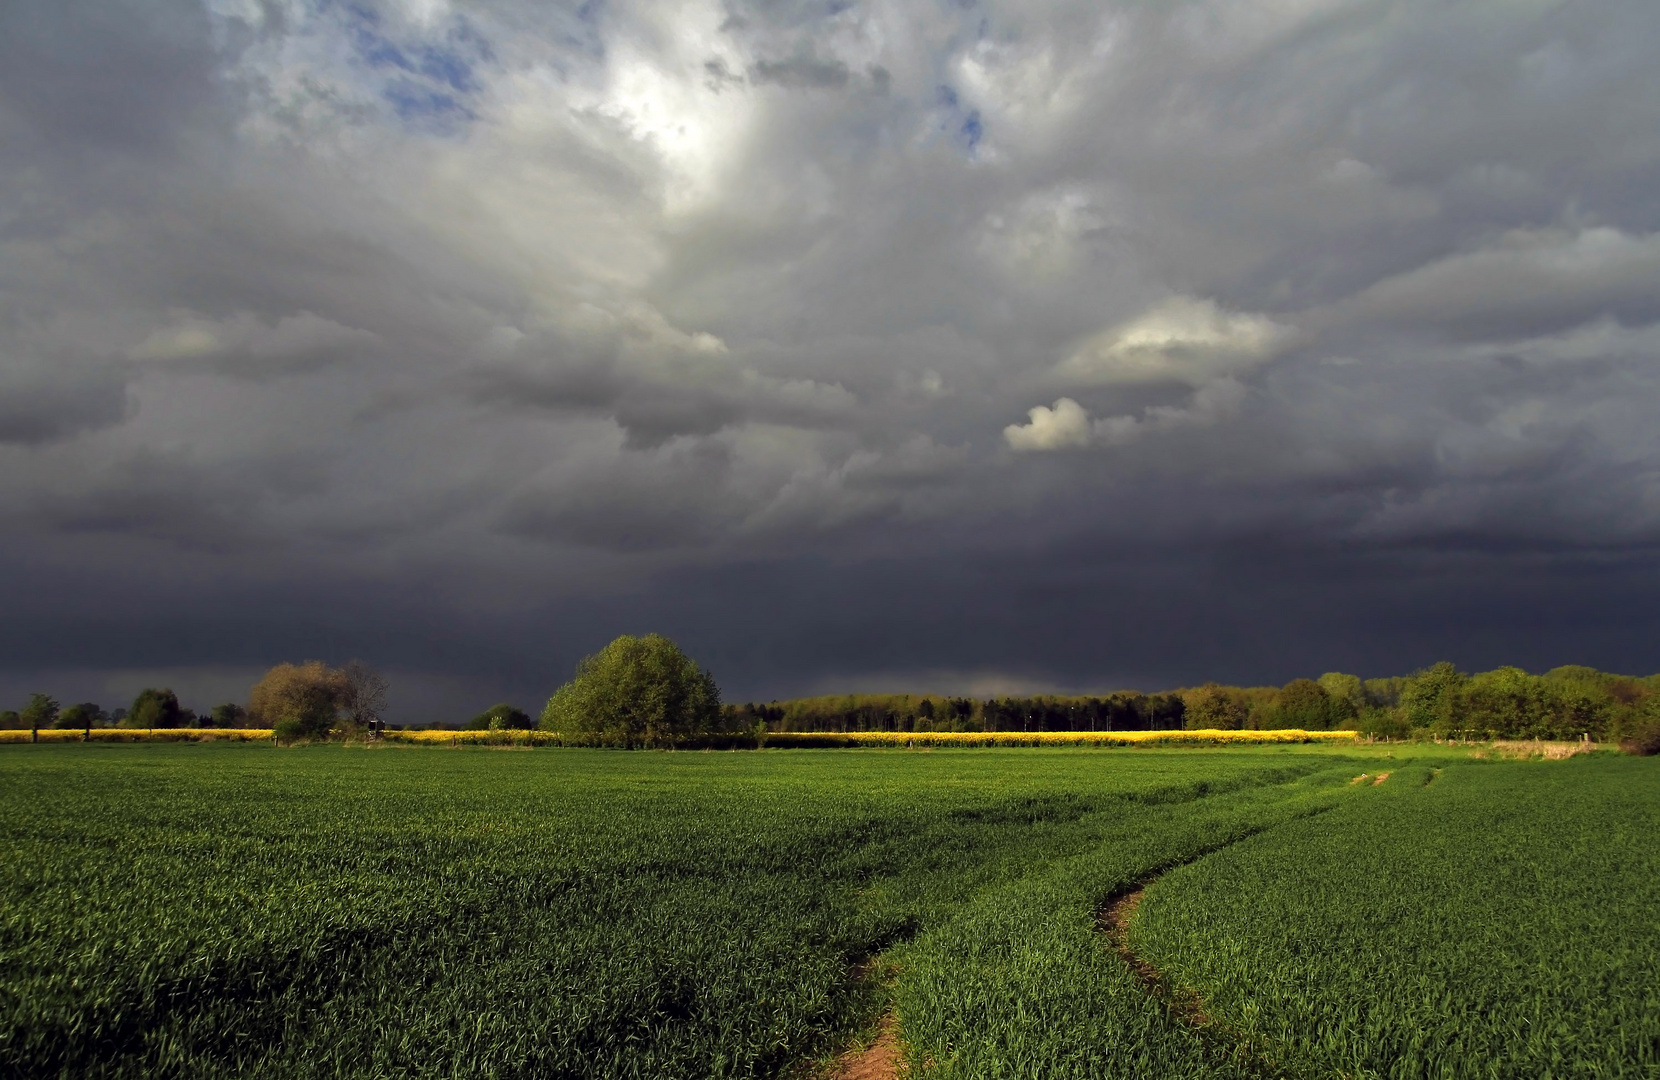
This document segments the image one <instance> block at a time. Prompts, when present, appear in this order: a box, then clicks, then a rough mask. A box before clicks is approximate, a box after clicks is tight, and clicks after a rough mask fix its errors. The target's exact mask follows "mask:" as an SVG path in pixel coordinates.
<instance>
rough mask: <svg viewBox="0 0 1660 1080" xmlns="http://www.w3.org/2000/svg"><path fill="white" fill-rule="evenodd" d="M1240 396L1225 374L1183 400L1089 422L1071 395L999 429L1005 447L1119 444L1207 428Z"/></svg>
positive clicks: (1239, 387)
mask: <svg viewBox="0 0 1660 1080" xmlns="http://www.w3.org/2000/svg"><path fill="white" fill-rule="evenodd" d="M1244 401H1245V387H1244V386H1243V385H1241V384H1240V383H1239V381H1238V380H1237V379H1231V378H1221V379H1218V380H1216V381H1215V382H1212V383H1209V384H1207V385H1205V386H1201V387H1200V388H1199V389H1198V390H1196V391H1194V393H1193V395H1192V397H1190V398H1189V399H1188V401H1187V403H1186V404H1184V405H1151V406H1148V407H1147V408H1145V409H1143V410H1142V411H1141V412H1140V413H1139V414H1135V413H1126V414H1124V415H1121V416H1108V417H1103V418H1102V419H1100V420H1095V421H1091V420H1090V418H1089V412H1088V411H1087V410H1086V409H1085V408H1084V407H1083V406H1082V405H1079V404H1078V403H1077V402H1076V401H1073V400H1072V399H1071V398H1061V399H1060V400H1059V401H1057V402H1055V407H1054V408H1052V409H1051V408H1046V407H1044V406H1042V405H1039V406H1037V407H1036V408H1034V409H1031V410H1029V415H1030V416H1031V418H1032V419H1031V422H1030V423H1026V424H1010V425H1009V426H1008V427H1006V428H1004V429H1003V438H1004V439H1005V440H1006V441H1007V442H1008V444H1009V447H1010V449H1012V450H1015V451H1020V452H1026V451H1033V450H1061V449H1065V448H1067V447H1074V446H1087V445H1090V444H1092V443H1094V444H1105V445H1108V446H1122V445H1124V444H1126V443H1131V442H1134V441H1136V440H1137V439H1140V438H1141V437H1143V436H1145V435H1148V434H1151V433H1153V432H1159V431H1169V430H1171V429H1173V428H1184V427H1186V428H1193V427H1210V426H1212V425H1213V424H1215V423H1217V422H1218V421H1220V420H1223V419H1225V418H1227V417H1229V416H1232V415H1233V414H1234V413H1236V412H1238V411H1239V407H1240V405H1241V404H1243V403H1244Z"/></svg>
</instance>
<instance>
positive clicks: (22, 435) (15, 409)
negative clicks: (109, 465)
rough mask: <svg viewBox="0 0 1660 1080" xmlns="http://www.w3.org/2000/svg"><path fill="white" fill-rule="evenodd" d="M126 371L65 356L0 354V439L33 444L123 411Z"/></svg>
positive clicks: (110, 420)
mask: <svg viewBox="0 0 1660 1080" xmlns="http://www.w3.org/2000/svg"><path fill="white" fill-rule="evenodd" d="M128 407H129V398H128V394H127V379H126V373H125V372H123V371H122V370H121V368H120V365H118V364H116V363H112V362H109V361H98V360H84V359H76V358H74V357H71V356H59V357H55V358H27V357H23V356H16V355H14V356H12V357H7V358H4V359H0V443H14V444H22V445H26V446H27V445H33V444H38V443H47V442H53V441H56V440H58V439H64V438H68V437H70V436H72V435H75V434H76V433H78V432H82V431H87V430H90V429H94V428H100V427H107V426H108V425H111V424H114V423H117V422H119V421H120V420H121V419H122V418H123V417H125V416H126V415H127V411H128Z"/></svg>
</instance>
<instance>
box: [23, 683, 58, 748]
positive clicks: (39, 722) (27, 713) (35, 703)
mask: <svg viewBox="0 0 1660 1080" xmlns="http://www.w3.org/2000/svg"><path fill="white" fill-rule="evenodd" d="M23 722H24V723H25V724H27V725H29V730H30V731H31V732H36V733H38V732H39V731H40V729H41V728H49V727H52V726H54V725H55V724H56V723H57V722H58V703H57V700H56V699H54V698H50V697H47V696H46V695H45V694H31V695H29V704H28V705H26V706H24V708H23ZM36 737H38V734H37V736H36Z"/></svg>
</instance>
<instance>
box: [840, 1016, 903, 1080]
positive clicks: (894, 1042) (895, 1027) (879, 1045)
mask: <svg viewBox="0 0 1660 1080" xmlns="http://www.w3.org/2000/svg"><path fill="white" fill-rule="evenodd" d="M904 1060H905V1055H904V1054H903V1052H901V1050H900V1048H899V1018H898V1017H896V1016H895V1015H894V1014H893V1013H891V1012H890V1013H888V1014H887V1015H886V1016H884V1017H882V1025H881V1028H880V1030H879V1031H878V1033H877V1036H876V1041H875V1042H873V1043H871V1044H870V1045H869V1046H867V1047H865V1048H864V1049H862V1050H849V1051H848V1052H847V1053H845V1054H843V1055H842V1056H841V1057H839V1058H837V1059H836V1060H835V1062H834V1063H833V1064H832V1065H831V1066H830V1071H829V1073H828V1074H827V1077H828V1080H898V1077H899V1076H900V1065H901V1063H902V1062H903V1061H904Z"/></svg>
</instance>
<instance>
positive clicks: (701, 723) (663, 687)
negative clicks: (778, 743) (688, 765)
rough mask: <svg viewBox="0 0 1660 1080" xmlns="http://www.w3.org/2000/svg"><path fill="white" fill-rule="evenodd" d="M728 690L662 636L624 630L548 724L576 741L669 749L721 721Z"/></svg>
mask: <svg viewBox="0 0 1660 1080" xmlns="http://www.w3.org/2000/svg"><path fill="white" fill-rule="evenodd" d="M719 723H720V688H719V687H718V686H716V685H715V680H714V678H713V677H712V676H710V674H709V673H708V672H707V671H704V670H703V669H702V668H700V667H698V666H697V664H696V663H694V662H693V661H692V659H691V657H689V656H687V655H686V654H685V653H683V652H681V651H680V647H679V646H678V645H676V644H675V643H674V642H672V641H670V640H669V639H668V638H666V637H663V636H662V635H661V634H648V635H646V636H645V637H640V638H637V637H630V636H628V635H626V634H625V635H623V636H622V637H619V638H617V639H616V640H615V641H613V642H612V643H611V644H609V645H607V646H606V647H605V648H604V649H602V650H600V651H599V652H598V653H596V654H594V655H593V656H588V657H584V658H583V660H582V662H581V663H580V664H578V665H577V668H576V677H575V678H574V679H572V680H571V681H570V682H568V683H566V684H565V685H564V686H561V687H560V688H559V689H558V690H557V691H555V692H554V695H553V696H552V697H551V698H549V699H548V704H547V707H546V708H545V709H543V710H542V724H541V726H542V727H543V728H544V729H546V730H549V731H557V732H558V733H559V735H560V738H561V739H562V740H563V741H564V742H566V743H568V744H571V745H576V746H620V747H625V748H629V749H632V748H634V747H668V746H673V745H675V744H676V743H677V742H679V741H681V740H684V739H691V738H697V737H699V736H703V735H706V734H708V733H709V732H711V731H713V730H715V729H716V728H718V727H719Z"/></svg>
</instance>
